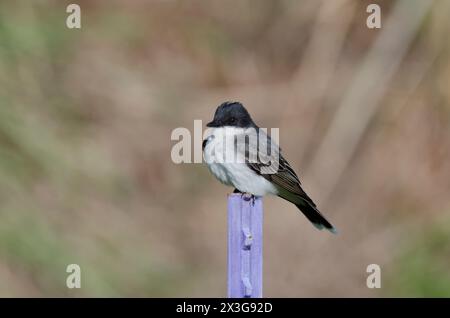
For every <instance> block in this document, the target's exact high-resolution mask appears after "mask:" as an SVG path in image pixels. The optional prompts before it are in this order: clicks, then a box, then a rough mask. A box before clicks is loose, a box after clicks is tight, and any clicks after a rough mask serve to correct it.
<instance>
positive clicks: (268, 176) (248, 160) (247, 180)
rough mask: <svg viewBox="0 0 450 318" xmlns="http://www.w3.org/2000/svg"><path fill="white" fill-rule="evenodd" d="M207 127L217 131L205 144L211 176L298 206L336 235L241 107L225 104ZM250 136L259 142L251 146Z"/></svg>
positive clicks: (272, 144)
mask: <svg viewBox="0 0 450 318" xmlns="http://www.w3.org/2000/svg"><path fill="white" fill-rule="evenodd" d="M206 126H207V127H211V128H213V129H212V132H211V135H209V136H208V137H207V138H206V139H205V140H203V154H204V159H205V161H206V163H207V165H208V168H209V170H210V171H211V173H212V174H213V175H214V176H215V177H216V178H217V179H218V180H219V181H220V182H222V183H224V184H225V185H228V186H233V187H234V188H235V190H234V192H235V193H243V194H245V193H248V194H250V195H252V196H264V195H266V194H272V195H276V196H279V197H281V198H283V199H285V200H287V201H289V202H291V203H293V204H295V206H296V207H297V208H298V209H300V211H301V212H302V213H303V214H304V215H305V216H306V218H307V219H308V220H309V221H311V222H312V224H313V225H314V226H315V227H316V228H318V229H319V230H321V229H323V228H325V229H327V230H329V231H330V232H332V233H336V229H335V228H334V226H333V225H332V224H331V223H330V222H328V221H327V220H326V219H325V217H324V216H323V215H322V214H321V213H320V211H319V210H318V209H317V206H316V204H315V203H314V202H313V201H312V200H311V198H310V197H309V196H308V195H307V194H306V193H305V191H303V189H302V187H301V183H300V180H299V178H298V176H297V175H296V173H295V172H294V170H293V169H292V168H291V166H290V165H289V163H288V162H287V161H286V159H284V157H283V156H282V155H281V151H280V150H279V148H278V145H276V144H275V142H273V141H272V139H271V138H270V136H268V135H267V134H265V132H264V131H263V130H262V129H260V128H259V127H258V126H257V125H256V124H255V123H254V122H253V120H252V118H251V117H250V114H249V113H248V111H247V110H246V109H245V107H244V106H243V105H242V104H241V103H239V102H225V103H223V104H221V105H220V106H219V107H218V108H217V110H216V112H215V114H214V119H213V121H211V122H210V123H208V124H207V125H206ZM246 134H247V135H249V136H250V137H254V136H256V138H254V139H253V140H256V142H249V139H252V138H245V135H246ZM226 138H231V140H233V142H232V143H231V145H233V147H231V148H232V149H230V147H225V145H227V143H226V142H225V139H226ZM262 141H265V143H264V142H262ZM261 145H263V146H261ZM264 146H266V147H267V148H266V147H264ZM226 151H235V152H236V153H237V156H238V157H239V156H241V157H242V158H244V160H242V161H239V160H236V157H233V160H224V158H225V157H226V154H225V152H226ZM230 157H232V156H230Z"/></svg>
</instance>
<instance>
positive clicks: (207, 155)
mask: <svg viewBox="0 0 450 318" xmlns="http://www.w3.org/2000/svg"><path fill="white" fill-rule="evenodd" d="M239 133H242V129H240V128H229V127H227V128H215V129H214V130H213V133H212V134H211V136H210V137H208V138H209V139H208V140H207V143H206V146H205V148H204V150H203V155H204V159H205V162H206V164H207V165H208V168H209V170H210V171H211V173H212V174H213V175H214V176H215V177H216V178H217V179H218V180H219V181H220V182H222V183H224V184H226V185H228V186H233V187H235V188H236V189H238V190H239V191H241V192H247V193H251V194H253V195H257V196H263V195H266V194H277V192H278V191H277V189H276V187H275V186H274V185H273V184H272V183H271V182H269V181H267V180H266V179H265V178H264V177H261V176H260V175H258V174H256V173H255V172H254V171H253V170H251V169H250V168H249V167H248V166H247V164H245V163H238V162H233V161H231V162H229V161H227V160H226V156H225V155H226V154H225V148H226V151H228V149H229V148H228V147H225V145H226V143H225V142H224V139H225V138H226V137H227V136H229V135H230V134H233V135H235V134H239Z"/></svg>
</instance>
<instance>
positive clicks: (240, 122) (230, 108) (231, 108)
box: [206, 102, 256, 128]
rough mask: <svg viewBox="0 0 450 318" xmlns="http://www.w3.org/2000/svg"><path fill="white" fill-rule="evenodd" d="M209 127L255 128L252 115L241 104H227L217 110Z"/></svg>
mask: <svg viewBox="0 0 450 318" xmlns="http://www.w3.org/2000/svg"><path fill="white" fill-rule="evenodd" d="M206 126H207V127H238V128H249V127H255V126H256V125H255V123H254V122H253V120H252V118H251V117H250V114H249V113H248V111H247V110H246V109H245V107H244V106H243V105H242V104H241V103H239V102H225V103H222V104H221V105H220V106H219V107H217V109H216V113H215V114H214V119H213V121H212V122H210V123H208V124H206Z"/></svg>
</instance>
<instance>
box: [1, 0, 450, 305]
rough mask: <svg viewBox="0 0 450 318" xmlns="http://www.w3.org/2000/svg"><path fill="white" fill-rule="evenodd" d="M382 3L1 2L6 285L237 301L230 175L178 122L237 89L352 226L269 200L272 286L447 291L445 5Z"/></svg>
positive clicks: (279, 290) (448, 67)
mask: <svg viewBox="0 0 450 318" xmlns="http://www.w3.org/2000/svg"><path fill="white" fill-rule="evenodd" d="M370 2H371V1H356V0H355V1H352V0H348V1H346V0H332V1H331V0H328V1H317V0H311V1H268V0H264V1H257V0H253V1H237V0H233V1H208V2H206V1H77V2H76V3H79V4H80V5H81V10H82V29H81V30H69V29H67V28H66V26H65V19H66V16H67V14H66V13H65V8H66V5H67V4H68V3H70V2H65V1H56V0H55V1H8V2H6V1H3V2H2V3H1V4H0V296H169V297H172V296H189V297H205V296H207V297H210V296H211V297H213V296H225V293H226V277H225V273H226V212H225V211H226V193H227V192H229V191H230V190H231V189H227V188H226V187H224V186H223V185H221V184H219V183H218V182H217V181H216V180H214V178H213V177H212V176H211V175H210V174H209V172H208V171H207V169H206V167H205V166H204V165H201V164H182V165H175V164H173V163H172V162H171V159H170V150H171V147H172V146H173V144H174V142H172V141H171V140H170V133H171V131H172V130H173V129H174V128H176V127H187V128H190V129H192V128H193V120H194V119H202V120H203V122H204V123H206V121H209V120H210V119H211V118H212V115H213V112H214V110H215V108H216V107H217V105H219V104H220V103H221V102H223V101H226V100H239V101H241V102H243V103H244V104H245V105H246V107H247V108H248V109H249V111H250V112H251V114H252V115H253V117H254V119H255V121H256V122H257V123H258V124H259V125H260V126H262V127H281V130H280V135H281V147H282V148H283V150H284V152H285V154H286V157H287V158H288V159H289V161H290V162H291V164H292V166H293V167H294V169H295V170H296V171H297V172H298V173H299V175H300V176H301V178H302V180H303V184H304V187H305V190H306V191H307V192H308V193H309V194H310V195H311V196H312V198H313V199H314V200H315V201H317V203H318V205H319V207H320V209H321V210H323V211H324V214H325V215H326V216H328V217H329V219H330V220H331V221H332V222H333V223H334V224H335V225H336V226H337V228H338V229H339V231H340V233H339V235H337V236H333V235H331V234H329V233H325V232H319V231H317V230H316V229H314V228H313V227H312V226H311V225H310V224H309V223H308V222H307V221H306V219H305V218H304V217H303V216H302V215H300V214H299V213H298V212H297V210H296V208H295V207H293V206H292V205H290V204H288V203H286V202H284V201H282V200H280V199H277V198H266V199H265V201H264V204H265V225H264V226H265V241H264V243H265V250H264V253H265V254H264V259H265V263H264V286H265V296H279V297H282V296H286V297H297V296H368V297H372V296H450V234H449V233H450V232H449V226H450V165H449V155H450V125H449V123H450V93H449V82H450V61H449V57H450V51H449V45H448V44H449V43H448V32H449V30H450V25H449V19H448V16H449V14H450V1H446V0H440V1H439V0H438V1H434V2H432V3H431V5H429V6H428V5H427V1H409V0H408V1H373V2H376V3H379V4H380V5H381V8H382V28H381V29H379V30H369V29H368V28H367V27H366V18H367V16H368V14H367V13H366V6H367V5H368V4H369V3H370ZM70 263H76V264H79V265H80V266H81V269H82V288H81V289H80V290H68V289H67V288H66V287H65V279H66V275H67V274H66V272H65V269H66V266H67V265H68V264H70ZM371 263H376V264H379V265H380V266H381V268H382V288H381V289H379V290H370V289H368V288H367V287H366V282H365V280H366V276H367V274H366V266H367V265H368V264H371Z"/></svg>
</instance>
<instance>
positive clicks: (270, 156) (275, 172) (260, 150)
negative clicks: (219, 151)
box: [237, 131, 315, 206]
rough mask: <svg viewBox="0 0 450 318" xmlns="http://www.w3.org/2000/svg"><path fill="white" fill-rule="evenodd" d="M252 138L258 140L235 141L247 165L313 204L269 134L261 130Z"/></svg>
mask: <svg viewBox="0 0 450 318" xmlns="http://www.w3.org/2000/svg"><path fill="white" fill-rule="evenodd" d="M264 139H266V140H264ZM250 140H251V139H250ZM253 140H257V141H258V142H249V141H248V140H247V142H245V143H243V142H240V143H237V145H238V152H240V153H245V163H246V164H247V166H248V167H249V168H250V169H252V170H253V171H254V172H256V173H257V174H258V175H261V176H262V177H264V178H265V179H267V180H268V181H270V182H272V183H274V184H275V185H276V186H277V187H279V188H280V189H282V190H284V191H287V192H289V193H290V194H292V195H296V196H298V197H299V199H302V200H305V201H308V203H310V204H312V205H313V206H315V204H314V202H313V201H312V200H311V198H310V197H309V196H308V195H307V194H306V193H305V191H303V189H302V187H301V182H300V179H299V178H298V176H297V174H296V173H295V172H294V170H293V169H292V167H291V166H290V165H289V163H288V162H287V161H286V159H284V157H283V156H282V155H281V149H280V148H279V147H278V145H277V144H276V143H274V142H273V141H272V140H271V138H270V136H268V135H266V134H265V133H264V132H262V131H261V132H259V133H258V134H257V137H255V138H254V139H253ZM264 150H265V151H264ZM297 203H298V202H297Z"/></svg>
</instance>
